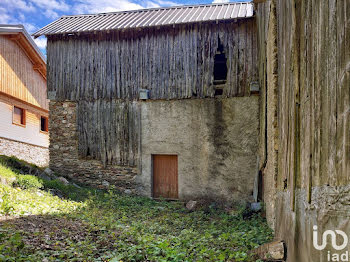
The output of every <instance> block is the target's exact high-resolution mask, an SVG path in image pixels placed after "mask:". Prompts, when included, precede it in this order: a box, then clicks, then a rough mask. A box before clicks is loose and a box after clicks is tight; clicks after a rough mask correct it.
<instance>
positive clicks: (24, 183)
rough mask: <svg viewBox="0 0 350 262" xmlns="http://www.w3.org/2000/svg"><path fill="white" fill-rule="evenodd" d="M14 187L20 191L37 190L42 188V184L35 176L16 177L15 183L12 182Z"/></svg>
mask: <svg viewBox="0 0 350 262" xmlns="http://www.w3.org/2000/svg"><path fill="white" fill-rule="evenodd" d="M14 186H17V187H20V188H22V189H31V188H37V189H39V188H42V187H43V184H42V183H41V181H40V180H39V178H37V177H36V176H32V175H18V176H17V179H16V181H14Z"/></svg>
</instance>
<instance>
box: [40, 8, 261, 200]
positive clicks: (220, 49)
mask: <svg viewBox="0 0 350 262" xmlns="http://www.w3.org/2000/svg"><path fill="white" fill-rule="evenodd" d="M40 35H46V37H47V38H48V46H47V67H48V94H49V99H50V100H51V102H50V112H51V115H50V134H51V140H50V167H51V168H52V169H53V170H55V171H59V172H61V173H62V174H67V175H69V176H70V177H71V178H72V179H75V180H78V181H81V182H85V183H90V184H94V185H98V186H108V185H109V184H114V185H116V186H117V187H119V188H123V189H129V190H132V191H134V192H135V191H136V192H138V193H141V194H143V195H148V196H153V197H156V198H158V197H164V198H170V199H190V198H210V199H216V200H225V201H229V200H230V201H231V200H237V201H248V200H253V189H254V181H255V179H256V177H257V174H258V169H257V168H258V166H257V163H258V162H257V161H258V159H257V150H258V135H259V96H256V95H255V94H256V93H257V90H255V89H256V85H255V83H256V81H258V68H257V66H258V61H257V39H256V35H257V34H256V27H255V21H254V19H253V6H252V4H251V3H242V4H241V3H239V4H235V3H229V4H215V5H197V6H182V7H170V8H156V9H146V10H137V11H126V12H117V13H105V14H95V15H76V16H63V17H61V18H60V19H59V20H57V21H55V22H53V23H51V24H50V25H48V26H46V27H44V28H43V29H41V30H40V31H38V32H37V33H35V34H34V36H40Z"/></svg>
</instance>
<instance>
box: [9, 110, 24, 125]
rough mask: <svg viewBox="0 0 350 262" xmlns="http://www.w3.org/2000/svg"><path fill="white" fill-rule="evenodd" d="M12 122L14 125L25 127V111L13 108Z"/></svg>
mask: <svg viewBox="0 0 350 262" xmlns="http://www.w3.org/2000/svg"><path fill="white" fill-rule="evenodd" d="M12 122H13V123H14V124H16V125H21V126H25V125H26V111H25V110H24V109H23V108H20V107H17V106H14V107H13V120H12Z"/></svg>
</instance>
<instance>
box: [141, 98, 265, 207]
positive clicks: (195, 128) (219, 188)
mask: <svg viewBox="0 0 350 262" xmlns="http://www.w3.org/2000/svg"><path fill="white" fill-rule="evenodd" d="M258 101H259V97H257V96H252V97H235V98H228V99H200V100H199V99H188V100H181V101H177V100H175V101H147V102H142V103H141V137H142V139H141V159H142V160H141V162H142V163H141V175H140V176H138V183H139V184H140V187H139V190H140V191H141V193H142V194H144V195H148V196H151V195H152V160H151V159H152V154H176V155H178V185H179V198H180V199H190V198H191V199H193V198H210V199H214V200H224V201H252V200H253V197H252V195H253V188H254V180H255V177H256V174H257V148H258V132H259V130H258V128H259V127H258V126H259V121H258V108H259V106H258Z"/></svg>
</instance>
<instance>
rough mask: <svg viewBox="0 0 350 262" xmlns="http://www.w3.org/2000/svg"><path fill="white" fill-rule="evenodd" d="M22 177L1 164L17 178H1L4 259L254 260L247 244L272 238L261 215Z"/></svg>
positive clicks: (0, 251)
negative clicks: (189, 207)
mask: <svg viewBox="0 0 350 262" xmlns="http://www.w3.org/2000/svg"><path fill="white" fill-rule="evenodd" d="M22 176H24V175H22V174H19V173H18V172H16V169H12V170H11V168H8V167H6V165H5V164H0V177H3V178H4V179H6V180H10V181H12V183H7V184H0V198H1V200H0V261H250V259H249V255H248V251H249V250H250V249H253V248H255V247H257V246H258V245H260V244H262V243H265V242H267V241H269V240H271V238H272V232H271V230H270V229H269V227H268V226H267V224H266V221H265V220H264V219H263V218H261V216H259V215H258V214H256V215H253V216H252V217H251V218H250V219H247V220H244V219H243V217H242V216H241V215H240V214H238V215H236V216H232V215H229V214H227V213H225V212H224V211H222V210H220V209H215V208H206V209H203V210H198V211H195V212H188V211H187V210H186V209H185V208H184V207H183V204H182V203H180V202H166V201H154V200H151V199H148V198H144V197H137V196H127V195H123V194H119V193H117V192H114V191H113V190H110V191H108V192H106V191H99V190H94V189H91V188H77V187H75V186H72V185H68V186H67V185H63V184H62V183H60V182H59V181H48V182H47V181H42V180H40V179H38V183H39V184H37V186H29V187H24V186H23V185H22V186H21V187H18V185H19V184H18V179H21V177H22ZM25 176H26V179H27V180H28V175H25ZM13 179H16V181H15V182H13ZM35 179H37V178H32V179H29V180H33V181H34V180H35ZM25 184H26V183H25ZM34 184H36V182H34ZM50 190H59V191H60V192H61V193H62V194H63V195H64V198H59V197H57V196H53V195H52V194H51V193H50V192H49V191H50Z"/></svg>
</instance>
